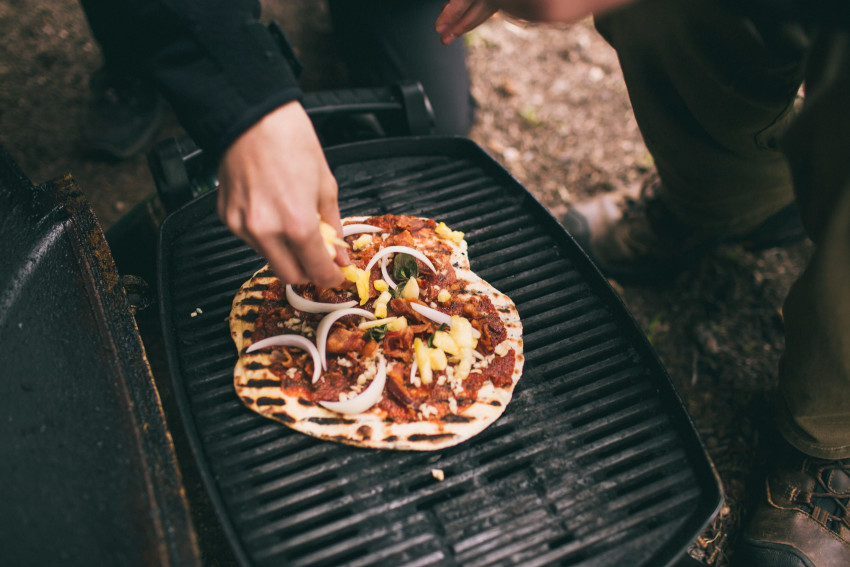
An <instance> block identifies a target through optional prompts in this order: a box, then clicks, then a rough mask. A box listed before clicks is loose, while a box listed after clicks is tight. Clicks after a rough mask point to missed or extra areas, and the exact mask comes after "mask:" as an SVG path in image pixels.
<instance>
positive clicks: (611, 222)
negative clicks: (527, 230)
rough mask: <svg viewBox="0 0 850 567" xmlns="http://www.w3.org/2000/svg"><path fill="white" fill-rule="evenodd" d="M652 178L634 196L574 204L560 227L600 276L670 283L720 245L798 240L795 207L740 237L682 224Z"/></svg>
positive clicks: (802, 233) (799, 228) (756, 247)
mask: <svg viewBox="0 0 850 567" xmlns="http://www.w3.org/2000/svg"><path fill="white" fill-rule="evenodd" d="M658 187H659V183H658V180H657V178H654V179H652V180H651V181H650V182H649V183H647V184H646V185H645V186H644V188H643V189H642V190H641V192H640V195H639V196H637V197H633V196H625V195H611V194H604V195H600V196H597V197H594V198H592V199H589V200H588V201H585V202H582V203H578V204H576V205H574V206H573V207H572V208H571V209H570V210H569V211H568V212H567V214H566V215H564V218H563V219H562V221H561V223H562V224H563V225H564V227H565V228H566V229H567V232H569V233H570V234H571V235H572V236H573V238H574V239H575V240H576V242H578V244H579V245H580V246H581V247H582V248H583V249H584V251H585V252H586V253H587V254H588V256H590V258H591V259H592V260H593V261H594V262H595V263H596V265H597V266H598V267H599V269H600V271H602V273H603V274H605V276H607V277H609V278H613V279H615V280H618V281H620V282H622V283H637V282H644V283H647V282H653V281H664V280H668V279H671V278H672V277H673V276H675V275H676V274H677V273H678V272H680V271H682V270H683V269H685V268H687V267H688V266H689V265H690V264H691V263H693V262H694V261H695V260H696V259H698V258H699V256H700V255H701V254H702V253H704V252H706V251H708V250H709V249H711V248H713V247H715V246H718V245H720V244H727V243H738V244H742V245H743V246H745V247H746V248H748V249H750V250H765V249H768V248H773V247H775V246H784V245H787V244H791V243H793V242H797V241H799V240H802V239H803V238H804V237H805V236H806V234H805V231H804V230H803V226H802V223H801V222H800V217H799V214H798V212H797V207H796V204H794V203H792V204H790V205H788V206H786V207H785V208H783V209H781V210H780V211H779V212H777V213H775V214H774V215H772V216H771V217H769V218H768V219H767V220H765V221H764V222H763V223H762V224H761V225H759V226H758V227H756V228H755V229H753V230H751V231H747V232H746V233H744V234H737V235H717V234H713V233H710V232H707V231H698V230H695V229H694V228H693V227H691V226H686V225H685V224H683V223H681V222H680V221H679V220H677V219H676V217H675V216H674V215H673V213H671V212H670V210H669V209H668V208H667V206H666V205H665V204H664V203H663V202H662V200H661V199H660V197H658Z"/></svg>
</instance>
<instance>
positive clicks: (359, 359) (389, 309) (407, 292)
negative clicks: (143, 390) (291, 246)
mask: <svg viewBox="0 0 850 567" xmlns="http://www.w3.org/2000/svg"><path fill="white" fill-rule="evenodd" d="M358 235H360V236H358ZM343 236H344V238H345V239H346V240H345V242H346V245H347V246H349V247H350V251H349V256H350V258H351V261H352V263H351V264H350V265H349V266H346V267H344V268H342V270H343V273H344V274H345V276H346V279H347V280H348V281H349V282H351V283H349V284H346V285H345V286H343V287H341V288H339V289H337V288H333V289H330V288H319V287H316V286H313V285H303V286H301V285H298V286H294V287H293V286H290V285H287V286H285V293H281V291H283V290H282V289H281V288H282V287H284V286H281V285H280V283H279V282H277V285H276V286H275V284H269V289H267V290H266V291H264V292H263V296H262V303H261V304H260V303H258V304H255V305H257V307H256V308H254V309H255V310H256V312H257V314H258V317H257V318H256V321H257V325H256V330H255V331H253V332H252V333H251V334H248V335H246V339H247V340H248V342H249V343H250V340H252V339H253V340H258V339H262V338H263V337H268V336H269V335H270V334H273V333H274V332H280V331H275V329H277V328H280V329H287V332H299V329H300V330H301V332H302V334H303V335H304V336H301V337H300V338H301V339H302V340H303V341H305V342H306V343H308V344H310V345H311V346H313V350H308V348H309V347H306V346H303V347H300V348H303V349H304V350H307V351H308V352H309V356H307V355H306V354H305V355H301V354H300V353H295V352H293V353H289V352H288V351H286V350H285V349H284V351H283V353H279V352H277V351H274V352H273V353H270V355H269V356H270V358H269V360H270V361H271V362H272V363H274V364H271V365H269V366H268V368H269V371H270V372H271V373H272V374H273V375H275V376H277V377H278V378H280V387H279V389H280V391H281V393H282V394H283V395H285V396H289V397H291V398H293V399H297V400H298V403H299V404H301V405H302V406H303V407H308V406H309V404H313V406H314V407H315V405H318V406H321V407H323V408H325V409H327V410H330V411H334V412H338V413H344V414H348V415H356V414H361V413H364V412H365V414H364V415H366V414H368V415H370V416H371V417H373V418H376V419H380V422H381V423H398V424H410V423H415V422H424V421H427V422H434V423H444V422H449V421H451V422H456V423H462V422H463V423H465V422H466V421H467V420H473V419H476V418H474V417H467V416H465V415H464V412H465V411H466V410H468V409H469V408H470V407H471V406H472V405H473V404H475V403H476V401H478V400H481V399H482V396H485V399H486V396H492V395H493V393H492V392H493V391H494V390H493V388H494V387H496V388H505V389H507V390H508V399H509V393H510V389H512V386H513V383H514V380H515V378H514V376H515V375H516V377H517V378H518V374H515V368H516V360H517V359H516V358H515V350H514V349H515V348H516V345H517V343H516V342H506V341H505V340H504V339H505V338H506V337H507V336H508V334H507V333H506V331H505V326H504V324H503V322H502V315H501V314H502V313H504V311H502V309H503V308H502V307H501V305H502V304H499V305H500V308H499V310H497V309H496V308H495V307H494V304H493V302H492V301H491V298H497V297H499V296H500V294H498V292H495V290H494V292H490V291H488V287H487V285H486V283H482V284H476V285H472V286H471V287H470V282H471V281H473V282H475V281H479V280H476V278H475V276H474V274H472V272H470V271H469V268H468V266H469V264H468V261H467V260H466V258H465V250H466V243H465V242H464V241H463V233H462V232H459V231H452V230H450V229H449V228H448V227H446V226H445V224H444V223H440V224H439V225H438V224H437V223H435V222H434V221H431V220H428V219H418V218H415V217H404V216H393V215H385V216H382V217H372V218H370V219H368V220H366V222H365V223H355V224H348V225H344V226H343ZM458 250H460V251H462V254H461V255H458V256H456V255H455V254H456V253H457V251H458ZM426 254H427V255H426ZM378 267H379V268H380V269H376V268H378ZM457 270H460V271H459V272H458V271H457ZM476 286H477V287H476ZM296 290H297V291H296ZM497 294H498V295H497ZM282 296H285V298H284V297H282ZM352 296H353V298H352ZM505 300H506V301H507V302H508V304H509V305H510V306H511V307H513V306H512V303H510V302H509V300H507V298H505ZM358 304H359V305H358ZM296 320H297V321H299V324H298V325H297V326H294V325H290V323H291V322H293V321H296ZM254 333H256V334H255V336H254V337H253V338H252V336H251V335H253V334H254ZM290 336H291V335H290ZM271 338H277V337H270V339H271ZM311 338H314V341H315V344H313V341H311V340H310V339H311ZM263 344H266V345H268V344H270V343H264V342H263V340H258V342H256V343H255V344H254V345H251V347H249V349H248V350H247V351H246V352H249V351H252V350H254V349H258V348H263V347H262V346H258V345H263ZM296 346H297V345H296ZM314 351H315V352H314ZM310 357H312V361H310ZM311 362H312V367H311V366H310V363H311ZM250 370H253V368H252V369H250ZM311 374H312V380H311V381H310V382H308V380H309V378H310V375H311ZM488 388H489V389H488ZM268 395H269V394H268V393H267V392H266V393H264V394H263V396H268ZM243 399H245V398H243ZM500 399H501V400H502V402H503V403H506V401H505V399H504V398H500ZM246 403H248V402H247V401H246ZM497 405H499V406H500V407H503V405H501V404H497ZM494 407H495V406H494ZM476 411H481V410H476ZM328 419H330V418H328ZM370 423H372V422H370ZM370 427H374V425H371V426H370Z"/></svg>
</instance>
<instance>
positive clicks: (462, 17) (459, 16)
mask: <svg viewBox="0 0 850 567" xmlns="http://www.w3.org/2000/svg"><path fill="white" fill-rule="evenodd" d="M631 1H632V0H450V1H449V2H447V3H446V4H445V6H443V11H442V12H441V13H440V15H439V16H438V17H437V22H436V24H435V28H436V30H437V33H438V34H440V39H441V40H442V42H443V43H444V44H446V45H448V44H449V43H451V42H452V41H454V40H455V39H457V38H458V37H460V36H461V35H463V34H465V33H467V32H469V31H471V30H473V29H475V28H477V27H478V26H480V25H481V24H482V23H484V22H485V21H487V19H489V18H490V16H492V15H493V14H494V13H496V12H497V11H499V10H502V11H504V12H505V13H507V14H509V15H511V16H513V17H515V18H520V19H523V20H528V21H532V22H574V21H576V20H580V19H581V18H584V17H585V16H589V15H590V14H593V13H597V12H602V11H604V10H608V9H611V8H614V7H616V6H620V5H623V4H627V3H629V2H631Z"/></svg>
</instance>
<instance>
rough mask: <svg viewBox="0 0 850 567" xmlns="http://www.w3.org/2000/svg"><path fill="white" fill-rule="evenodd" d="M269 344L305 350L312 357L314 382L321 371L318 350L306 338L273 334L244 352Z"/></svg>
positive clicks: (269, 345) (268, 345)
mask: <svg viewBox="0 0 850 567" xmlns="http://www.w3.org/2000/svg"><path fill="white" fill-rule="evenodd" d="M271 346H294V347H298V348H301V349H303V350H306V351H307V352H308V353H310V356H311V357H313V383H314V384H315V383H316V381H318V379H319V375H320V374H321V373H322V371H321V368H320V367H319V351H318V349H316V346H315V345H314V344H313V343H312V342H310V341H309V340H308V339H306V338H304V337H302V336H301V335H275V336H273V337H269V338H267V339H263V340H260V341H257V342H255V343H254V344H252V345H251V346H249V347H248V348H247V349H246V350H245V352H246V353H250V352H254V351H257V350H260V349H261V348H266V347H271Z"/></svg>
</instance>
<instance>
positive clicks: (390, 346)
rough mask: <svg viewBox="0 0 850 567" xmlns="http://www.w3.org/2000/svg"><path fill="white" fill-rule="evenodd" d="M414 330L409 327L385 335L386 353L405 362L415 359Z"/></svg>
mask: <svg viewBox="0 0 850 567" xmlns="http://www.w3.org/2000/svg"><path fill="white" fill-rule="evenodd" d="M412 347H413V331H411V330H410V327H407V328H405V329H403V330H401V331H392V332H389V333H387V334H386V335H384V354H386V355H387V356H391V357H392V358H399V359H401V360H403V361H405V362H410V361H411V360H413V351H412V350H411V349H412Z"/></svg>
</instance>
